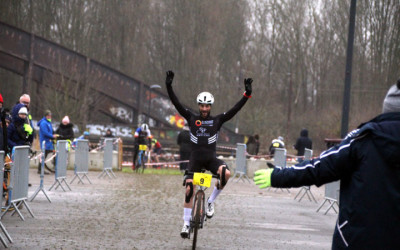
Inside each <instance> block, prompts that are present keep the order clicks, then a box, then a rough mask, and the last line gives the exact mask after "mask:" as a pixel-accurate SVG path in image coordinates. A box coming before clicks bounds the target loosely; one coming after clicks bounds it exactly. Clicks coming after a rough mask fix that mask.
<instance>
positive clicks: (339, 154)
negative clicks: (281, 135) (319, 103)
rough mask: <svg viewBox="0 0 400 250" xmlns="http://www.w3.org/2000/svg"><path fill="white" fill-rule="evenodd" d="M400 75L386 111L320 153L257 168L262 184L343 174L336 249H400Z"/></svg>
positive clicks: (320, 180) (321, 180) (293, 183)
mask: <svg viewBox="0 0 400 250" xmlns="http://www.w3.org/2000/svg"><path fill="white" fill-rule="evenodd" d="M399 128H400V80H399V81H397V84H396V85H393V86H392V87H391V88H390V89H389V92H388V93H387V95H386V98H385V100H384V102H383V114H381V115H378V116H377V117H375V118H374V119H372V120H371V121H369V122H366V123H363V124H361V125H360V126H359V127H358V129H356V130H354V131H352V132H350V133H349V134H348V135H347V136H346V137H345V138H344V139H343V141H342V142H341V143H340V144H339V145H337V146H335V147H332V148H330V149H328V150H327V151H325V152H323V153H322V154H321V155H320V156H319V157H318V158H317V159H314V160H311V161H304V162H302V163H300V164H298V165H295V166H293V167H290V168H285V169H280V168H270V169H262V170H258V171H256V172H255V177H254V181H255V183H256V185H259V186H260V188H266V187H269V186H272V187H279V188H290V187H301V186H309V185H316V186H318V187H319V186H321V185H323V184H325V183H329V182H333V181H338V180H340V196H339V197H340V198H339V199H340V200H339V215H338V219H337V223H336V227H335V232H334V234H333V240H332V249H345V248H346V249H400V241H399V240H398V238H397V237H398V234H399V232H400V200H399V197H400V157H399V155H400V129H399Z"/></svg>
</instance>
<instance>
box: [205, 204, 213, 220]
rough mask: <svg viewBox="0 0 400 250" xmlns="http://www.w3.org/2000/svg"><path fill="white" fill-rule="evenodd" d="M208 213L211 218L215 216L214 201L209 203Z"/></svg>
mask: <svg viewBox="0 0 400 250" xmlns="http://www.w3.org/2000/svg"><path fill="white" fill-rule="evenodd" d="M206 215H207V218H209V219H210V218H212V217H213V216H214V202H213V203H208V206H207V212H206Z"/></svg>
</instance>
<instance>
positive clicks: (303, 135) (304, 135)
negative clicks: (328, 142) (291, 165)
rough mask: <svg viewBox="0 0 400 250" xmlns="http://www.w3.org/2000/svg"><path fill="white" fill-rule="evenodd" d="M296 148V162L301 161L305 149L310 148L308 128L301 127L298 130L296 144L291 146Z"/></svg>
mask: <svg viewBox="0 0 400 250" xmlns="http://www.w3.org/2000/svg"><path fill="white" fill-rule="evenodd" d="M293 147H294V148H295V149H296V150H297V156H300V157H298V158H297V161H298V162H302V161H303V159H304V158H303V157H304V152H305V149H306V148H308V149H312V141H311V139H310V138H308V130H307V129H305V128H303V129H302V130H301V131H300V137H299V138H298V139H297V141H296V144H295V145H294V146H293Z"/></svg>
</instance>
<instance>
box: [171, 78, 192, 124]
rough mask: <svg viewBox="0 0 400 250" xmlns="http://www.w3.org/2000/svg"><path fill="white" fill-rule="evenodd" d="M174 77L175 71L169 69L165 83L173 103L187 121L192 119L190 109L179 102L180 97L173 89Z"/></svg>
mask: <svg viewBox="0 0 400 250" xmlns="http://www.w3.org/2000/svg"><path fill="white" fill-rule="evenodd" d="M173 79H174V72H172V71H171V70H169V71H167V77H166V79H165V85H166V86H167V91H168V96H169V99H171V102H172V104H174V106H175V108H176V110H178V112H179V114H181V116H183V117H184V118H185V119H186V120H187V121H188V120H189V119H190V115H191V114H190V111H189V110H187V109H185V108H184V107H183V106H182V104H181V103H180V102H179V100H178V97H176V95H175V93H174V91H173V90H172V80H173Z"/></svg>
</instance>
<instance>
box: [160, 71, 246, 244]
mask: <svg viewBox="0 0 400 250" xmlns="http://www.w3.org/2000/svg"><path fill="white" fill-rule="evenodd" d="M173 79H174V72H172V71H168V72H167V77H166V81H165V82H166V85H167V91H168V95H169V98H170V99H171V101H172V103H173V104H174V106H175V108H176V109H177V110H178V112H179V113H180V114H181V115H182V116H183V117H184V118H185V119H186V121H187V123H188V126H189V131H190V140H191V147H192V152H191V154H190V159H189V167H188V171H189V172H200V171H201V169H207V170H209V171H211V172H212V173H213V174H218V175H220V179H221V183H220V185H218V183H217V184H216V187H215V188H214V190H213V192H212V194H211V196H210V197H209V198H208V200H207V203H208V205H207V211H206V215H207V217H208V218H211V217H212V216H213V215H214V201H215V199H216V198H217V196H218V195H219V194H220V193H221V191H222V189H223V188H224V186H225V185H226V182H227V181H228V179H229V177H230V171H229V169H228V167H227V165H226V163H225V162H223V161H222V160H220V159H217V157H216V145H217V139H218V132H219V130H220V128H221V126H222V124H223V123H224V122H226V121H228V120H230V119H231V118H232V117H233V116H234V115H235V114H236V113H237V112H238V111H239V110H240V109H241V108H242V107H243V105H244V104H245V103H246V102H247V100H248V99H249V98H250V97H251V83H252V82H253V80H252V79H251V78H248V79H244V85H245V89H246V91H245V92H244V96H243V97H242V99H241V100H240V101H239V102H238V103H236V105H235V106H234V107H233V108H232V109H230V110H229V111H228V112H225V113H223V114H220V115H216V116H211V115H210V112H211V105H212V104H213V103H214V97H213V95H212V94H210V93H209V92H202V93H200V94H199V95H198V96H197V99H196V101H197V103H198V106H199V113H200V114H195V113H193V112H191V111H190V110H188V109H186V108H184V107H183V106H182V104H181V103H180V102H179V100H178V98H177V97H176V95H175V93H174V92H173V90H172V80H173ZM185 185H186V195H185V202H184V211H183V213H184V215H183V220H184V225H183V228H182V231H181V237H182V238H187V237H188V236H189V226H190V218H191V213H192V202H193V193H194V187H193V176H189V175H187V176H186V180H185Z"/></svg>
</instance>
